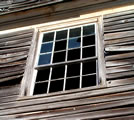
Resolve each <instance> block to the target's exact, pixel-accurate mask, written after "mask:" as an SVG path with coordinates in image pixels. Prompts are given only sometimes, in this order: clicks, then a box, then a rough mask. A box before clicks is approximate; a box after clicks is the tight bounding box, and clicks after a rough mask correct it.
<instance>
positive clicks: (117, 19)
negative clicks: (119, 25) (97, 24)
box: [104, 10, 134, 24]
mask: <svg viewBox="0 0 134 120" xmlns="http://www.w3.org/2000/svg"><path fill="white" fill-rule="evenodd" d="M132 11H133V10H132ZM132 11H131V12H132ZM126 12H128V11H126ZM122 13H123V12H122ZM116 14H117V13H114V15H116ZM105 16H106V15H104V24H107V23H109V22H114V21H119V20H124V19H128V18H133V17H134V12H132V13H131V14H122V15H121V16H116V17H112V18H108V19H105Z"/></svg>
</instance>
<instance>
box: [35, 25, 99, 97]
mask: <svg viewBox="0 0 134 120" xmlns="http://www.w3.org/2000/svg"><path fill="white" fill-rule="evenodd" d="M96 26H97V24H96V23H93V24H83V25H78V26H73V27H66V28H64V29H58V30H57V29H56V30H53V31H49V32H43V33H42V37H41V41H40V46H39V49H40V51H39V53H38V54H37V57H38V60H37V63H36V67H35V70H36V71H37V75H36V78H35V82H34V89H33V95H37V94H48V93H53V92H59V91H60V92H61V91H67V90H73V89H82V88H86V87H92V86H98V85H99V84H100V80H99V71H98V65H99V64H98V63H99V62H100V61H99V60H98V48H97V46H98V40H97V34H98V33H97V30H96ZM98 61H99V62H98Z"/></svg>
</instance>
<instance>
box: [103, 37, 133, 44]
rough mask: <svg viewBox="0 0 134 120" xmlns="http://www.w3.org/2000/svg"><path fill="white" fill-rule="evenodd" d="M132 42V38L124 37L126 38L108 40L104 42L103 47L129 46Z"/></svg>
mask: <svg viewBox="0 0 134 120" xmlns="http://www.w3.org/2000/svg"><path fill="white" fill-rule="evenodd" d="M131 42H132V43H133V42H134V37H126V38H120V39H115V40H108V41H105V45H116V44H117V45H118V44H127V43H128V44H129V43H131Z"/></svg>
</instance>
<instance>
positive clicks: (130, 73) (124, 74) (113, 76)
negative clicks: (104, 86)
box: [106, 71, 134, 80]
mask: <svg viewBox="0 0 134 120" xmlns="http://www.w3.org/2000/svg"><path fill="white" fill-rule="evenodd" d="M133 75H134V71H126V72H120V73H110V74H107V75H106V78H107V79H108V80H112V79H119V78H123V77H131V76H133Z"/></svg>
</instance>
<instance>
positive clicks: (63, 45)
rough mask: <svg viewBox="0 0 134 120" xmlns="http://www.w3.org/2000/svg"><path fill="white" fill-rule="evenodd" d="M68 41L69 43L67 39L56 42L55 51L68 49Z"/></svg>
mask: <svg viewBox="0 0 134 120" xmlns="http://www.w3.org/2000/svg"><path fill="white" fill-rule="evenodd" d="M66 43H67V41H66V40H63V41H58V42H55V49H54V51H59V50H65V49H66Z"/></svg>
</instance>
